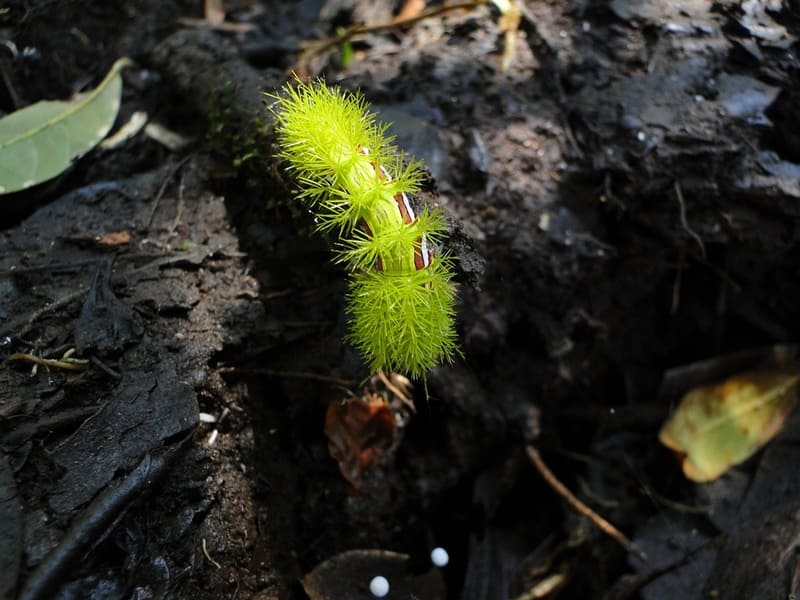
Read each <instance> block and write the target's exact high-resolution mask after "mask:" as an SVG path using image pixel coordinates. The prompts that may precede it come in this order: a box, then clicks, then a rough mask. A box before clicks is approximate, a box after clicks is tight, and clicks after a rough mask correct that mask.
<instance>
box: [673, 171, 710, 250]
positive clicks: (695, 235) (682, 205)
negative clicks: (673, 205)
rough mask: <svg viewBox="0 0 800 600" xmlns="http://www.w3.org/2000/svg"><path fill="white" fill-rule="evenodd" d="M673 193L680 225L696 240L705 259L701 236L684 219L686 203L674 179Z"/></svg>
mask: <svg viewBox="0 0 800 600" xmlns="http://www.w3.org/2000/svg"><path fill="white" fill-rule="evenodd" d="M675 195H676V196H677V197H678V206H679V208H680V211H681V225H683V228H684V229H685V230H686V233H688V234H689V235H690V236H691V237H692V239H693V240H694V241H696V242H697V245H698V246H700V256H701V257H702V258H703V260H705V258H706V246H705V244H703V238H701V237H700V236H699V235H698V233H697V232H696V231H695V230H694V229H692V228H691V227H689V221H687V220H686V203H685V202H684V201H683V191H682V190H681V184H680V183H678V182H677V181H675Z"/></svg>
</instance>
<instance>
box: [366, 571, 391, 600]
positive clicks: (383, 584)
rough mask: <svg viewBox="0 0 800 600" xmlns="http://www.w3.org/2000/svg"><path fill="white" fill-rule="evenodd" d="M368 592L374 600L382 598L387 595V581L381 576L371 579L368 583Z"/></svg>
mask: <svg viewBox="0 0 800 600" xmlns="http://www.w3.org/2000/svg"><path fill="white" fill-rule="evenodd" d="M369 591H370V592H372V595H373V596H375V597H376V598H383V597H384V596H385V595H386V594H388V593H389V581H388V580H387V579H386V577H383V576H381V575H378V576H377V577H373V578H372V581H370V582H369Z"/></svg>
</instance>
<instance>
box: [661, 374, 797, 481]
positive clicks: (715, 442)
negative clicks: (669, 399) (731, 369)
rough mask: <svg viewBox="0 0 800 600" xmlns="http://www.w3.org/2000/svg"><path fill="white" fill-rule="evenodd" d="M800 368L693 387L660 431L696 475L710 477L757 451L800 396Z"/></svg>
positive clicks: (688, 470) (697, 478) (693, 476)
mask: <svg viewBox="0 0 800 600" xmlns="http://www.w3.org/2000/svg"><path fill="white" fill-rule="evenodd" d="M798 381H800V374H798V373H797V371H796V370H792V371H788V370H771V371H751V372H748V373H742V374H740V375H736V376H734V377H730V378H729V379H727V380H725V381H723V382H721V383H716V384H713V385H708V386H703V387H698V388H695V389H693V390H691V391H690V392H688V393H687V394H686V395H685V396H684V397H683V399H682V400H681V402H680V405H679V406H678V409H677V410H676V411H675V413H674V414H673V415H672V416H671V417H670V418H669V419H668V420H667V422H666V423H665V424H664V426H663V427H662V429H661V433H659V436H658V438H659V440H661V443H662V444H664V445H665V446H667V447H668V448H670V449H672V450H674V451H675V452H677V453H679V454H680V455H681V456H682V457H683V472H684V474H685V475H686V477H688V478H689V479H691V480H693V481H700V482H703V481H711V480H713V479H716V478H717V477H719V476H720V475H722V474H723V473H724V472H725V471H727V470H728V469H729V468H730V467H732V466H733V465H736V464H738V463H740V462H742V461H744V460H745V459H747V458H749V457H750V456H751V455H753V454H754V453H755V452H756V451H757V450H758V449H759V448H761V447H762V446H763V445H764V444H766V443H767V442H768V441H769V440H770V439H771V438H772V437H773V436H774V435H775V434H776V433H778V431H780V429H781V427H783V424H784V422H785V421H786V417H788V416H789V413H790V412H791V411H792V408H794V405H795V403H796V402H797V383H798Z"/></svg>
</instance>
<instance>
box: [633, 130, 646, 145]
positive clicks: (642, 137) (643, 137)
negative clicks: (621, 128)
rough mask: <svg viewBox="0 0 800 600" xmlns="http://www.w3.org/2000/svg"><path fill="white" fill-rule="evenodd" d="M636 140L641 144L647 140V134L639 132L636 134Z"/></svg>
mask: <svg viewBox="0 0 800 600" xmlns="http://www.w3.org/2000/svg"><path fill="white" fill-rule="evenodd" d="M636 139H637V140H639V141H640V142H643V141H645V140H646V139H647V134H646V133H645V132H644V131H640V132H639V133H637V134H636Z"/></svg>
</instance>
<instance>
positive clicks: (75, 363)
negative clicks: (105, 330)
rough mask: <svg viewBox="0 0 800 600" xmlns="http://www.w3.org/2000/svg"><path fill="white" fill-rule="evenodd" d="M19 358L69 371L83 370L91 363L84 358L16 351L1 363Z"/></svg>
mask: <svg viewBox="0 0 800 600" xmlns="http://www.w3.org/2000/svg"><path fill="white" fill-rule="evenodd" d="M17 360H19V361H26V362H30V363H33V364H35V365H41V366H43V367H53V368H55V369H65V370H67V371H83V370H84V369H85V368H86V367H87V366H88V365H89V361H88V360H85V359H82V358H42V357H41V356H36V355H35V354H29V353H27V352H15V353H14V354H12V355H11V356H9V357H8V358H6V359H5V360H4V361H3V362H2V363H0V365H4V364H6V363H7V362H12V361H17Z"/></svg>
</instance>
